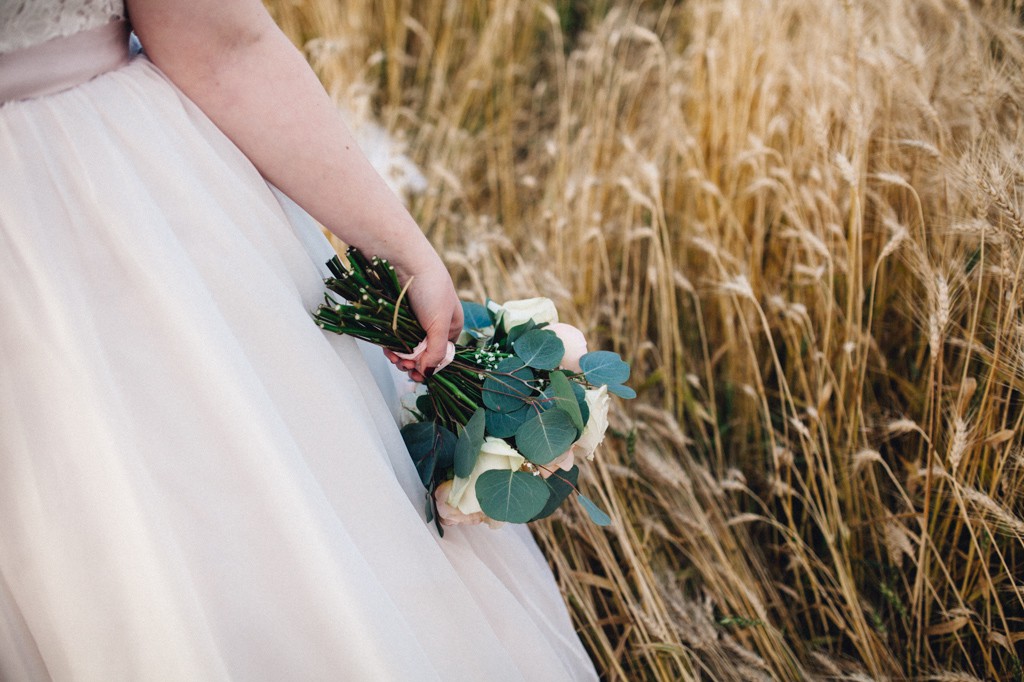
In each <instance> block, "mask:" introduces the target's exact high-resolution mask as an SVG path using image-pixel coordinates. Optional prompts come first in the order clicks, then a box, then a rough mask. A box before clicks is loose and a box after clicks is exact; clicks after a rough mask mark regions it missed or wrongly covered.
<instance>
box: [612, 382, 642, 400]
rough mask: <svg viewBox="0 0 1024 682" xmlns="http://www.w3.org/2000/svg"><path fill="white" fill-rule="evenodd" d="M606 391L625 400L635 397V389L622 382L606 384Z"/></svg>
mask: <svg viewBox="0 0 1024 682" xmlns="http://www.w3.org/2000/svg"><path fill="white" fill-rule="evenodd" d="M608 392H609V393H611V394H613V395H617V396H619V397H620V398H624V399H626V400H632V399H633V398H635V397H636V391H634V390H633V389H631V388H630V387H629V386H623V385H622V384H608Z"/></svg>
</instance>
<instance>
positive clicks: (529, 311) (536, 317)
mask: <svg viewBox="0 0 1024 682" xmlns="http://www.w3.org/2000/svg"><path fill="white" fill-rule="evenodd" d="M498 310H499V311H500V312H501V326H502V327H504V329H505V331H508V330H509V329H512V328H513V327H518V326H519V325H521V324H523V323H524V322H528V321H530V320H533V321H534V322H536V323H537V324H543V323H545V322H547V323H549V324H550V323H554V322H558V311H557V310H555V304H554V303H552V301H551V299H550V298H543V297H538V298H523V299H519V300H516V301H505V303H502V304H501V305H500V306H498Z"/></svg>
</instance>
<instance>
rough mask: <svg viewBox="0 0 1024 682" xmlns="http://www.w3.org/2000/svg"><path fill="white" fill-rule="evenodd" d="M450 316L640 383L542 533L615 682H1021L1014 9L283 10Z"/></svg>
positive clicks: (852, 3) (1022, 465) (1019, 152)
mask: <svg viewBox="0 0 1024 682" xmlns="http://www.w3.org/2000/svg"><path fill="white" fill-rule="evenodd" d="M269 5H270V7H271V10H272V12H273V14H274V16H275V18H276V19H277V20H278V22H279V23H280V25H281V26H282V27H283V28H284V29H285V31H286V32H287V33H288V34H289V35H290V37H292V39H293V40H294V41H295V42H296V44H297V45H298V46H300V48H301V49H302V50H303V51H304V52H305V54H306V55H307V57H308V58H309V60H310V62H311V63H312V64H313V66H314V68H315V69H316V71H317V73H318V74H319V75H320V76H321V79H322V80H323V82H324V84H325V86H326V87H327V89H328V91H329V92H330V93H331V94H332V96H334V97H335V98H336V99H337V101H338V102H339V105H342V106H344V107H345V108H346V109H347V110H349V111H351V112H352V115H353V116H354V117H355V118H356V119H372V120H376V121H377V122H378V123H379V124H380V125H382V126H383V127H384V128H385V129H386V130H387V131H389V132H390V134H391V135H392V136H394V137H395V138H396V139H398V140H400V141H401V142H402V144H403V145H404V148H405V152H406V153H407V154H408V156H409V157H410V158H411V159H412V160H413V161H414V162H415V163H416V164H418V165H419V167H420V168H421V169H422V171H423V176H424V178H425V183H424V187H423V188H422V191H418V192H416V193H414V194H412V195H411V197H410V199H411V210H412V212H413V215H414V216H415V217H416V218H417V219H418V220H419V221H420V224H421V225H422V227H423V228H424V230H426V231H427V232H428V234H429V235H430V236H431V238H432V239H433V241H434V243H435V244H436V245H437V246H438V248H439V249H440V250H441V252H442V254H443V256H444V257H445V259H446V261H447V262H448V264H449V266H450V268H451V270H452V273H453V276H454V277H455V279H456V282H457V284H458V285H459V287H460V288H461V292H460V293H462V294H463V297H464V298H470V299H477V300H479V299H481V298H483V297H484V296H485V295H489V296H491V297H493V298H495V299H497V300H502V299H508V298H517V297H524V296H533V295H537V294H538V293H540V294H543V295H547V296H550V297H551V298H553V299H554V300H555V302H556V303H557V305H558V307H559V310H560V311H561V312H562V313H563V317H564V318H567V319H566V321H568V322H572V323H574V324H576V325H577V326H579V327H580V328H581V329H583V330H584V332H585V333H586V334H587V336H588V338H589V339H590V340H591V347H592V348H594V347H595V346H600V347H604V348H608V349H612V350H615V351H617V352H619V353H621V354H622V355H623V357H624V358H625V359H627V360H629V361H630V362H631V363H632V365H633V368H634V369H633V376H634V381H633V385H634V387H635V388H636V389H637V390H638V391H639V394H640V395H639V398H638V399H637V400H635V401H632V402H631V403H629V404H625V403H620V404H619V405H618V410H617V412H615V413H614V414H613V422H612V427H613V429H614V436H612V437H610V438H609V439H608V440H606V443H605V446H604V447H603V450H602V451H601V452H600V454H599V458H598V461H597V462H596V464H595V465H594V466H592V467H589V468H588V469H587V471H586V472H585V473H584V480H583V482H582V484H583V485H584V486H585V487H586V489H587V490H589V491H590V493H592V497H594V498H595V500H597V501H599V503H602V505H603V506H604V507H605V508H606V509H608V510H609V511H610V512H611V513H612V516H613V517H614V522H613V525H612V526H611V527H610V528H608V529H601V528H597V527H595V526H593V525H591V524H589V523H588V522H586V520H585V519H584V518H583V517H582V515H581V514H578V513H576V511H575V510H574V509H568V510H566V511H565V512H564V513H559V514H558V515H556V516H555V517H554V518H553V519H552V520H550V521H549V522H545V523H543V524H541V525H538V527H536V528H535V529H534V530H535V534H536V535H537V537H538V539H539V541H540V543H541V546H542V548H543V549H544V550H545V553H546V555H547V556H548V558H549V560H550V562H551V564H552V566H553V567H554V569H555V571H556V573H557V576H558V578H559V582H560V584H561V586H562V589H563V593H564V595H565V598H566V600H567V603H568V604H569V607H570V609H571V612H572V616H573V619H574V622H575V624H576V626H577V628H578V630H579V632H580V634H581V637H582V639H583V641H584V643H585V644H586V646H587V647H588V649H589V651H590V652H591V654H592V655H593V657H594V660H595V661H596V663H597V666H598V669H599V670H600V671H601V672H602V674H603V675H604V676H605V677H606V678H607V679H610V680H691V679H708V680H761V679H764V680H769V679H770V680H775V679H779V680H799V679H851V680H866V679H893V680H898V679H928V680H949V681H958V682H959V681H966V680H975V679H977V680H1024V668H1022V665H1024V664H1022V659H1024V437H1022V430H1021V425H1022V420H1024V409H1022V408H1024V311H1022V303H1024V286H1022V285H1024V282H1022V279H1021V271H1022V268H1024V30H1022V24H1021V18H1020V17H1021V14H1022V5H1024V3H1021V2H1019V0H1015V1H1012V2H1011V1H1010V0H1003V1H999V0H973V1H969V0H898V1H897V0H845V1H842V0H686V1H685V2H671V1H670V2H645V1H633V2H627V1H625V0H591V1H590V2H584V1H583V0H575V1H573V0H490V1H488V2H483V1H481V0H415V1H414V0H384V1H382V2H374V3H354V2H341V1H340V0H275V1H273V2H270V3H269Z"/></svg>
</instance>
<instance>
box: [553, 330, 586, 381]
mask: <svg viewBox="0 0 1024 682" xmlns="http://www.w3.org/2000/svg"><path fill="white" fill-rule="evenodd" d="M546 329H550V330H551V331H553V332H554V333H555V336H557V337H558V338H559V339H561V341H562V345H563V346H565V355H563V356H562V360H561V362H559V363H558V366H559V367H561V368H562V369H567V370H570V371H572V372H582V371H583V370H582V369H580V358H582V357H583V356H584V355H585V354H586V352H587V339H586V337H584V336H583V332H581V331H580V330H579V329H577V328H576V327H574V326H572V325H571V324H566V323H564V322H555V323H554V324H549V325H548V326H547V327H546Z"/></svg>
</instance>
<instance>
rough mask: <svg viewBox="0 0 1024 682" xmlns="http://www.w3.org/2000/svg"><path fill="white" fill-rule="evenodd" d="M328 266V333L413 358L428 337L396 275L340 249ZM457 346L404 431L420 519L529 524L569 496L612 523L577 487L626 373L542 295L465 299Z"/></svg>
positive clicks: (319, 315)
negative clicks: (421, 493) (421, 489)
mask: <svg viewBox="0 0 1024 682" xmlns="http://www.w3.org/2000/svg"><path fill="white" fill-rule="evenodd" d="M346 255H347V259H348V267H347V268H346V267H344V266H343V265H342V264H341V262H340V261H339V260H338V259H334V260H332V261H331V262H330V263H328V266H329V267H330V269H331V272H332V274H333V275H334V276H333V277H331V278H328V279H327V280H326V281H325V284H326V286H327V289H328V290H329V292H333V293H335V294H337V295H338V296H340V297H341V299H340V300H339V299H336V298H335V297H333V296H331V294H330V293H328V294H326V295H325V302H324V304H323V305H321V306H320V307H319V308H318V309H317V311H316V313H315V317H316V321H317V324H318V325H319V326H320V327H321V328H322V329H325V330H328V331H331V332H336V333H339V334H349V335H351V336H354V337H356V338H359V339H363V340H365V341H369V342H371V343H374V344H376V345H378V346H382V347H384V348H387V349H390V350H392V351H394V352H395V353H397V354H399V355H400V356H402V357H410V358H412V357H415V356H416V355H417V354H418V353H419V352H422V349H423V348H424V347H425V342H424V341H423V339H424V338H425V333H424V331H423V328H422V327H421V326H420V324H419V322H417V320H416V317H415V315H414V314H413V312H412V308H411V306H410V304H409V302H408V300H407V299H406V297H405V289H403V288H402V286H401V285H400V283H399V281H398V277H397V275H396V273H395V270H394V268H393V267H392V266H391V264H390V263H388V262H387V261H386V260H384V259H381V258H367V257H365V256H364V255H363V254H362V253H360V252H359V251H358V250H357V249H352V248H350V249H349V250H348V252H347V254H346ZM462 306H463V312H464V314H465V315H464V317H465V322H464V327H463V332H462V335H461V336H460V338H459V340H458V343H456V344H450V345H449V348H448V354H447V356H446V358H445V363H444V364H442V365H441V366H439V367H438V368H437V370H435V372H434V373H433V374H432V375H431V376H429V377H427V378H426V381H425V383H424V384H423V385H422V389H421V392H420V393H419V394H418V395H415V397H414V403H413V404H409V405H407V406H406V409H407V410H408V411H409V414H410V415H411V423H408V424H406V425H405V426H404V427H402V436H403V438H404V439H405V443H406V445H407V446H408V448H409V453H410V455H411V456H412V458H413V461H414V463H415V465H416V469H417V471H418V473H419V475H420V479H421V480H422V482H423V485H424V486H426V488H427V498H426V504H427V510H426V511H427V519H428V521H429V520H434V521H435V523H437V528H438V532H440V533H442V534H443V530H442V528H441V524H445V525H458V524H462V523H480V522H486V523H489V524H491V525H494V524H496V523H497V522H511V523H526V522H528V521H534V520H537V519H542V518H544V517H546V516H549V515H551V514H552V513H554V511H555V510H556V509H557V508H558V507H559V506H560V505H561V504H562V503H563V502H564V501H565V500H566V499H567V498H568V497H570V496H574V497H575V498H576V499H577V500H578V501H579V503H580V504H582V506H583V508H584V509H585V510H586V511H587V513H588V515H589V516H590V518H591V519H592V520H593V521H594V522H595V523H597V524H599V525H607V524H608V523H610V519H609V517H608V515H607V514H606V513H605V512H603V511H601V510H600V509H599V508H598V507H597V505H595V504H594V503H593V502H592V501H591V500H589V499H588V498H587V497H585V496H583V495H582V494H581V493H580V491H579V488H578V487H577V482H578V479H579V466H578V465H579V463H581V462H584V461H589V460H591V459H593V457H594V451H595V449H596V448H597V446H598V445H599V444H600V443H601V441H602V440H603V439H604V433H605V430H606V429H607V428H608V403H609V399H610V398H609V396H610V395H612V394H614V395H617V396H619V397H622V398H633V397H635V396H636V393H635V392H634V391H633V390H632V389H631V388H629V387H627V386H626V385H625V382H626V381H627V380H628V379H629V365H628V364H626V363H625V362H623V361H622V360H621V358H619V356H618V355H617V354H616V353H612V352H609V351H594V352H587V344H586V339H585V338H584V337H583V334H582V333H581V332H580V331H579V330H578V329H576V328H575V327H572V326H570V325H567V324H561V323H559V322H558V312H557V311H556V310H555V306H554V304H553V303H552V302H551V301H550V300H548V299H546V298H533V299H526V300H521V301H508V302H506V303H504V304H502V305H498V304H496V303H494V302H493V301H489V302H488V303H487V305H486V306H485V305H481V304H479V303H467V302H463V304H462Z"/></svg>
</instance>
